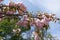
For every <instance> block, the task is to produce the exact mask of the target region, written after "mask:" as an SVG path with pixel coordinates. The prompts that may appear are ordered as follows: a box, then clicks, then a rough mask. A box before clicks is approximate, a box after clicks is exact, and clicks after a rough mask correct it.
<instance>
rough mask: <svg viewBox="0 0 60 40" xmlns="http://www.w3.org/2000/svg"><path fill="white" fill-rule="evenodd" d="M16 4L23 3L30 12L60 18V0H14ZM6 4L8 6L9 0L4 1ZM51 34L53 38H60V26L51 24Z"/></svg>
mask: <svg viewBox="0 0 60 40" xmlns="http://www.w3.org/2000/svg"><path fill="white" fill-rule="evenodd" d="M12 1H14V2H15V3H19V2H22V3H24V4H25V6H26V7H27V10H29V11H34V12H36V11H42V12H48V13H55V14H56V15H57V17H60V0H12ZM3 3H4V4H8V3H9V0H4V2H3ZM49 32H50V33H51V34H52V35H53V36H57V37H59V38H60V24H58V23H53V22H51V23H50V29H49Z"/></svg>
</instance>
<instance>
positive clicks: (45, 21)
mask: <svg viewBox="0 0 60 40" xmlns="http://www.w3.org/2000/svg"><path fill="white" fill-rule="evenodd" d="M43 17H44V18H43V19H42V20H41V22H42V23H44V24H45V25H48V24H49V22H50V20H51V19H50V18H47V17H46V16H43Z"/></svg>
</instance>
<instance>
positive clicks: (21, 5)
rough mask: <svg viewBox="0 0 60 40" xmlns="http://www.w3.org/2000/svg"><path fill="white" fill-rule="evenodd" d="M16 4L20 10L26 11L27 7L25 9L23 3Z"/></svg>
mask: <svg viewBox="0 0 60 40" xmlns="http://www.w3.org/2000/svg"><path fill="white" fill-rule="evenodd" d="M17 5H18V6H19V8H20V10H21V11H24V12H26V10H27V9H26V7H25V5H24V4H23V3H18V4H17Z"/></svg>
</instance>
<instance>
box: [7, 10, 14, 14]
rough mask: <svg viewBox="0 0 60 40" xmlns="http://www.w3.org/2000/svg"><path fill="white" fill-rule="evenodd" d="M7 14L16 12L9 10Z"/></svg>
mask: <svg viewBox="0 0 60 40" xmlns="http://www.w3.org/2000/svg"><path fill="white" fill-rule="evenodd" d="M6 14H14V11H12V10H11V11H7V13H6Z"/></svg>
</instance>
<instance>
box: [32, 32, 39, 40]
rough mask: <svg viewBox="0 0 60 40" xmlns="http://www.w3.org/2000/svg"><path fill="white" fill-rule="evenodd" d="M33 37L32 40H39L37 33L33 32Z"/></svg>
mask: <svg viewBox="0 0 60 40" xmlns="http://www.w3.org/2000/svg"><path fill="white" fill-rule="evenodd" d="M33 35H34V40H40V37H39V35H38V33H36V32H33Z"/></svg>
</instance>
